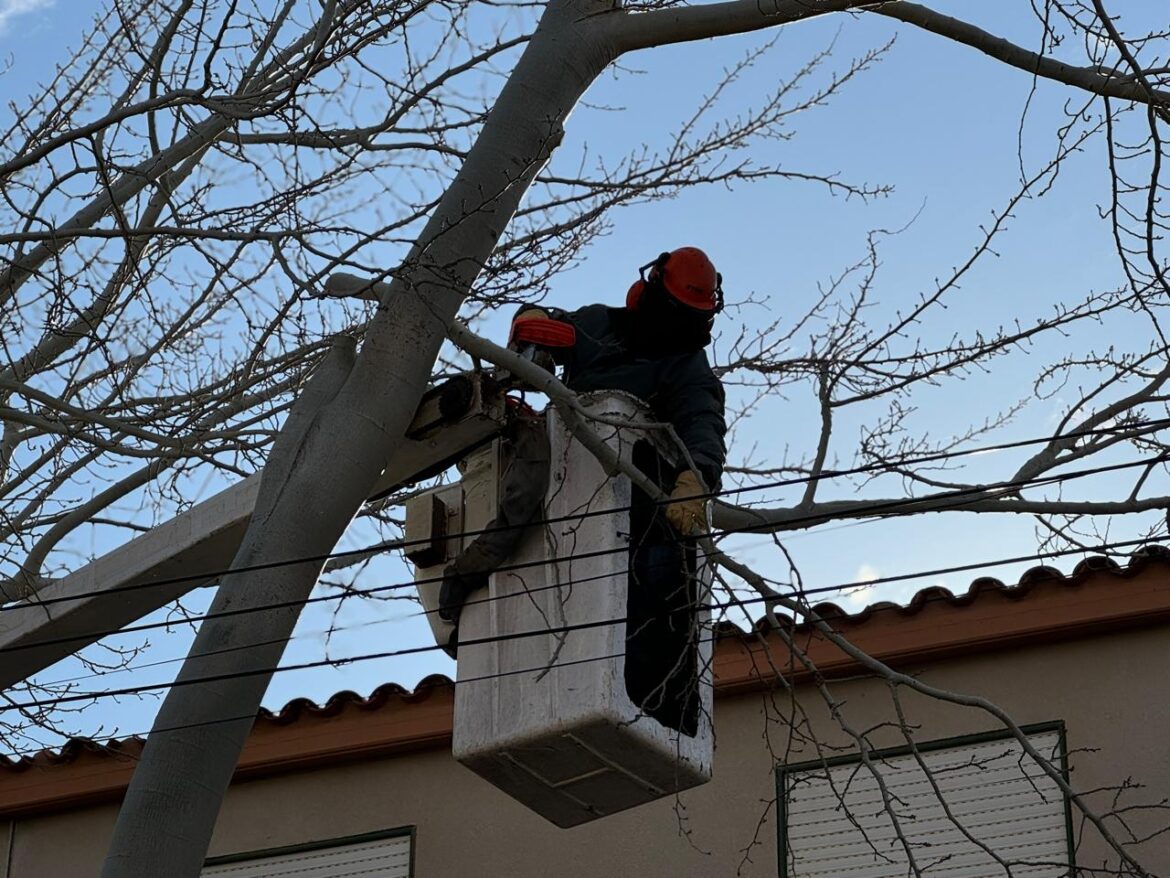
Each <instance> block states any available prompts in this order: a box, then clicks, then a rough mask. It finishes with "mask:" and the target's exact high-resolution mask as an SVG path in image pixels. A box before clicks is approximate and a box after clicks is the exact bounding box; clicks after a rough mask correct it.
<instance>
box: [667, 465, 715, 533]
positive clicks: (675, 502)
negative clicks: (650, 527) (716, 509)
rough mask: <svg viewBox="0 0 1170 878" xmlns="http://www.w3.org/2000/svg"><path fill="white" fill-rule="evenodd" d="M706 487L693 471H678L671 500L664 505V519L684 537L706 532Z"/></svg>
mask: <svg viewBox="0 0 1170 878" xmlns="http://www.w3.org/2000/svg"><path fill="white" fill-rule="evenodd" d="M706 494H707V489H706V488H705V487H703V485H702V483H701V482H700V481H699V477H698V476H697V475H695V474H694V473H693V472H691V471H690V470H689V469H688V470H683V471H682V472H681V473H679V476H678V481H677V482H676V483H675V486H674V490H673V491H671V492H670V500H671V502H670V503H669V504H668V505H667V507H666V520H667V521H669V522H670V526H671V527H673V528H674V529H675V530H676V531H678V532H679V533H680V534H682V535H683V536H684V537H692V536H696V535H698V534H701V533H706V532H707V497H706Z"/></svg>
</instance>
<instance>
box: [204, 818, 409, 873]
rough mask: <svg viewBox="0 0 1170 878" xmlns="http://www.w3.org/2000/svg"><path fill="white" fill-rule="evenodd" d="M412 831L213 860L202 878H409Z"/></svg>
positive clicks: (370, 834) (205, 867)
mask: <svg viewBox="0 0 1170 878" xmlns="http://www.w3.org/2000/svg"><path fill="white" fill-rule="evenodd" d="M413 848H414V830H413V829H409V828H408V829H393V830H389V831H387V832H372V833H369V834H367V835H355V836H350V837H349V838H336V839H330V840H328V841H321V842H313V843H311V844H304V845H296V846H294V847H286V848H276V849H275V850H267V851H257V852H255V853H250V854H233V855H232V856H228V857H213V858H212V859H209V860H208V861H207V863H206V864H205V865H204V867H203V872H202V873H201V874H202V878H351V876H358V875H360V876H361V878H411V876H412V875H413V874H414V867H413V857H412V853H413Z"/></svg>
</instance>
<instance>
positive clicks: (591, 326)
mask: <svg viewBox="0 0 1170 878" xmlns="http://www.w3.org/2000/svg"><path fill="white" fill-rule="evenodd" d="M548 310H549V312H550V315H549V316H551V317H555V318H557V319H561V320H565V321H567V322H569V323H571V324H572V325H573V327H574V328H575V329H576V331H577V342H576V345H575V347H574V348H573V349H572V350H570V351H567V352H563V353H562V352H558V360H559V361H560V362H561V363H563V365H564V366H565V383H566V384H567V385H568V386H569V388H570V389H571V390H575V391H577V392H578V393H588V392H589V391H593V390H624V391H625V392H627V393H632V394H633V395H634V396H636V397H638V398H639V399H641V400H643V401H644V402H646V403H647V404H648V405H649V406H650V408H651V410H652V411H653V413H654V416H655V417H656V418H657V419H658V420H660V421H666V422H667V423H669V424H671V425H672V426H673V427H674V429H675V432H677V433H678V436H679V438H680V439H681V440H682V442H683V444H684V445H686V447H687V451H688V452H689V453H690V455H691V457H692V459H693V460H694V462H695V465H696V466H697V467H698V468H699V473H700V475H702V477H703V481H704V482H706V483H707V487H709V488H711V489H712V490H718V488H719V483H720V480H721V478H722V475H723V462H724V460H725V459H726V457H727V448H726V446H725V445H724V438H723V437H724V435H725V434H726V433H727V423H726V422H725V420H724V416H723V406H724V399H725V397H724V392H723V385H722V384H720V382H719V379H718V378H716V377H715V373H714V372H712V371H711V364H710V363H709V362H708V361H707V354H706V353H705V352H704V351H703V350H702V349H701V348H700V349H699V350H695V351H690V352H687V353H683V354H678V353H675V354H669V353H668V354H664V355H655V354H653V352H651V351H648V350H646V349H644V348H643V347H642V346H640V345H639V344H638V343H637V340H636V339H635V338H634V337H633V335H634V334H633V331H632V330H633V325H632V315H631V314H630V312H629V311H627V310H626V309H625V308H608V307H606V306H605V305H587V306H585V307H584V308H581V309H579V310H577V311H571V312H563V311H559V312H555V313H553V312H552V309H548Z"/></svg>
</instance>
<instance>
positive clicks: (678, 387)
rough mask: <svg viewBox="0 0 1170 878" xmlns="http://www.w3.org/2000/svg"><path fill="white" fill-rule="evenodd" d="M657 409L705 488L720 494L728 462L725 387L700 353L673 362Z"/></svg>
mask: <svg viewBox="0 0 1170 878" xmlns="http://www.w3.org/2000/svg"><path fill="white" fill-rule="evenodd" d="M663 377H664V379H665V380H664V381H663V387H662V392H661V398H660V400H659V404H658V405H657V406H656V408H657V409H658V410H659V411H660V412H661V414H662V417H664V418H665V419H666V420H668V421H669V422H670V424H671V426H673V427H674V430H675V432H676V433H677V434H678V437H679V438H680V439H681V440H682V443H683V445H685V446H686V449H687V452H688V453H689V454H690V456H691V459H692V460H694V462H695V466H696V467H698V469H699V475H701V476H702V477H703V481H704V482H705V483H706V487H707V489H708V490H710V491H718V490H719V484H720V482H721V480H722V478H723V464H724V461H725V460H726V459H727V446H726V445H725V443H724V436H725V435H726V434H727V422H726V421H725V420H724V414H723V410H724V404H725V399H726V397H725V394H724V392H723V385H722V384H721V383H720V381H719V379H718V378H717V377H715V373H714V372H712V371H711V366H710V364H709V363H708V362H707V355H706V354H705V353H704V352H703V351H698V352H696V353H695V354H693V355H692V356H690V357H685V358H681V359H680V360H678V361H676V362H674V363H671V364H670V366H669V367H668V373H667V374H666V375H664V376H663Z"/></svg>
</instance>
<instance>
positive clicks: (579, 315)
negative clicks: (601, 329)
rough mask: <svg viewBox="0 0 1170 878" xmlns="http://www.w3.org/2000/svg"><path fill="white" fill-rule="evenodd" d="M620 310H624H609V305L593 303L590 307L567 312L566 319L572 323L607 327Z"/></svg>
mask: <svg viewBox="0 0 1170 878" xmlns="http://www.w3.org/2000/svg"><path fill="white" fill-rule="evenodd" d="M622 310H624V309H622V308H611V307H610V306H609V305H602V304H601V303H597V302H595V303H594V304H592V305H585V306H584V307H581V308H578V309H577V310H576V311H570V312H568V317H569V318H570V319H571V320H572V321H573V322H574V323H580V324H597V325H609V323H611V322H612V321H613V318H614V315H615V314H616V313H617V312H619V311H622Z"/></svg>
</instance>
